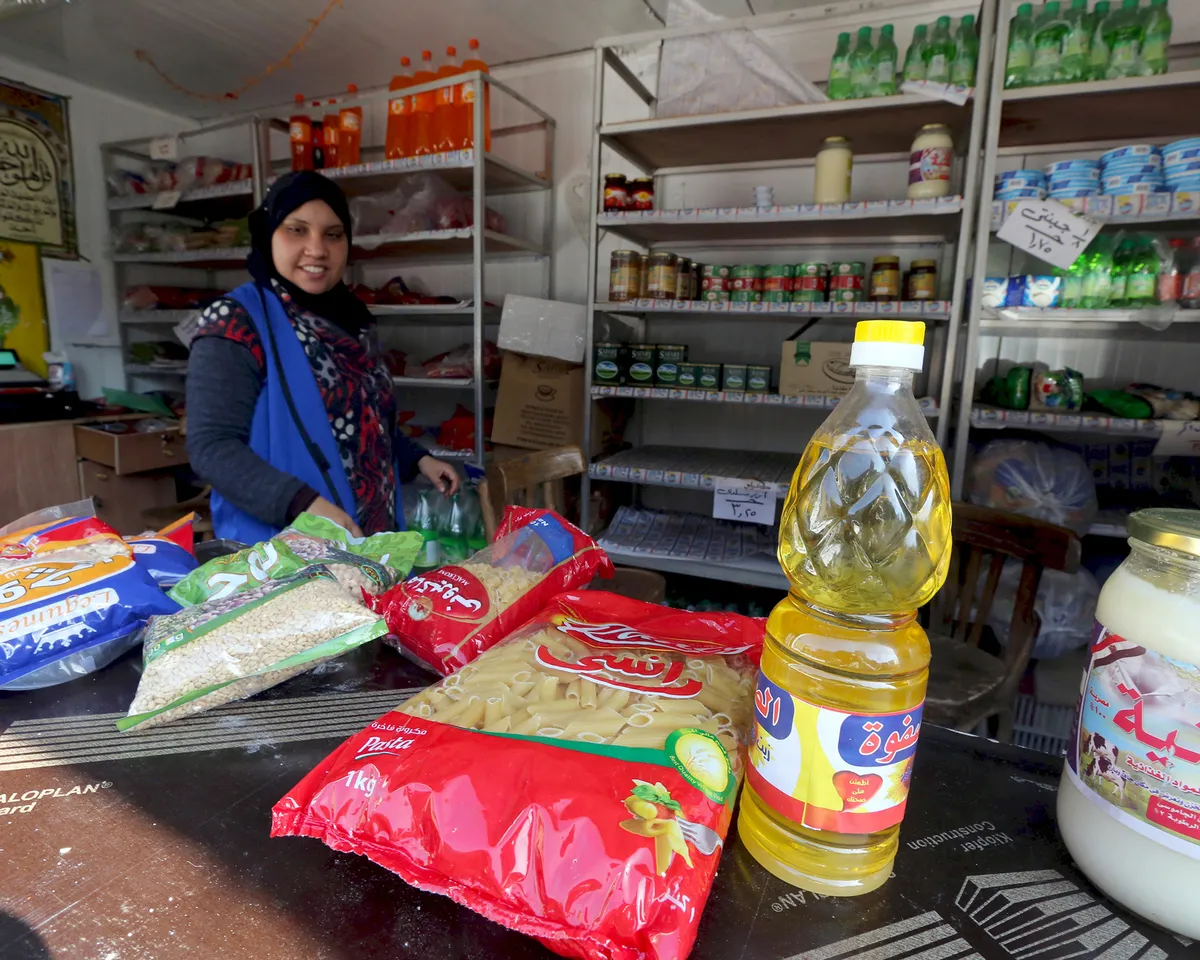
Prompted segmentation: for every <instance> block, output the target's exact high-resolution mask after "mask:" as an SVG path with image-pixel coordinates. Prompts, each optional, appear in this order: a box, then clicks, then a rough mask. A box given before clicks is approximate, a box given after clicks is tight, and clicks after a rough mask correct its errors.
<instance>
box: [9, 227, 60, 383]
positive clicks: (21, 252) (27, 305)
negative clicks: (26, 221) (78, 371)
mask: <svg viewBox="0 0 1200 960" xmlns="http://www.w3.org/2000/svg"><path fill="white" fill-rule="evenodd" d="M0 346H2V347H5V348H6V349H8V350H16V351H17V356H18V357H20V358H21V362H22V363H23V364H24V365H25V368H26V369H27V370H29V371H30V372H32V373H36V374H37V375H38V376H39V377H44V376H45V375H46V361H45V360H44V359H43V357H42V354H43V353H44V352H45V351H46V350H48V349H50V330H49V327H48V326H47V324H46V303H45V300H44V299H43V297H42V272H41V258H40V257H38V248H37V247H35V246H34V245H33V244H30V243H11V242H9V241H7V240H0Z"/></svg>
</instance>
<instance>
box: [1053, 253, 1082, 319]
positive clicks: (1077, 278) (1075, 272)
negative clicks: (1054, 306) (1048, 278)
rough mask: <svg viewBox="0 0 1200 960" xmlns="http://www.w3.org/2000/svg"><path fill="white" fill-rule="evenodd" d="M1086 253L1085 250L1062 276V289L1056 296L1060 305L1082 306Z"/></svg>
mask: <svg viewBox="0 0 1200 960" xmlns="http://www.w3.org/2000/svg"><path fill="white" fill-rule="evenodd" d="M1087 260H1088V255H1087V251H1086V250H1085V251H1084V252H1083V253H1081V254H1080V255H1079V256H1078V257H1076V258H1075V262H1074V263H1073V264H1071V266H1070V268H1069V269H1068V270H1067V272H1066V274H1065V275H1064V276H1063V280H1062V289H1061V293H1060V295H1059V298H1058V305H1059V306H1060V307H1081V306H1083V276H1084V274H1085V273H1086V272H1087Z"/></svg>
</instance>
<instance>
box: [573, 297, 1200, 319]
mask: <svg viewBox="0 0 1200 960" xmlns="http://www.w3.org/2000/svg"><path fill="white" fill-rule="evenodd" d="M950 306H951V302H950V301H949V300H912V301H906V302H904V303H731V302H729V301H728V300H725V301H716V300H712V301H710V300H648V299H641V300H623V301H618V300H610V301H605V302H603V303H597V304H596V309H597V310H598V311H599V312H601V313H625V314H654V316H655V318H656V319H657V318H659V317H662V318H664V319H680V318H687V317H696V316H700V317H701V318H703V317H711V318H713V319H718V318H720V317H723V316H725V315H726V314H735V315H737V316H739V317H740V316H742V315H744V314H752V315H754V316H763V317H776V318H786V317H807V316H821V317H823V316H834V317H837V316H846V317H848V318H852V319H856V320H857V319H861V318H862V317H878V316H902V317H905V318H907V319H910V320H931V321H935V322H936V321H944V320H949V319H950ZM1198 312H1200V311H1198Z"/></svg>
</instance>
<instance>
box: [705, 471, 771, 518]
mask: <svg viewBox="0 0 1200 960" xmlns="http://www.w3.org/2000/svg"><path fill="white" fill-rule="evenodd" d="M713 517H714V518H715V519H717V520H740V521H741V522H742V523H762V524H765V525H767V526H770V525H771V524H773V523H774V522H775V485H774V484H773V483H763V482H762V481H761V480H728V479H725V478H720V477H719V478H717V480H716V482H715V483H714V484H713Z"/></svg>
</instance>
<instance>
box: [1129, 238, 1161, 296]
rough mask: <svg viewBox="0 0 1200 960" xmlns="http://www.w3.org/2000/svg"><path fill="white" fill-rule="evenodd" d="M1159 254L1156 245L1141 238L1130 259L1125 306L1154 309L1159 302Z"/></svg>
mask: <svg viewBox="0 0 1200 960" xmlns="http://www.w3.org/2000/svg"><path fill="white" fill-rule="evenodd" d="M1157 292H1158V253H1157V252H1156V251H1155V249H1154V244H1153V243H1151V242H1150V241H1149V240H1148V239H1146V238H1145V237H1139V238H1138V239H1137V240H1136V241H1135V242H1134V245H1133V253H1132V256H1131V257H1130V259H1129V272H1128V274H1127V275H1126V278H1125V305H1126V306H1129V307H1152V306H1154V304H1156V303H1157V302H1158V297H1157Z"/></svg>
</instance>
